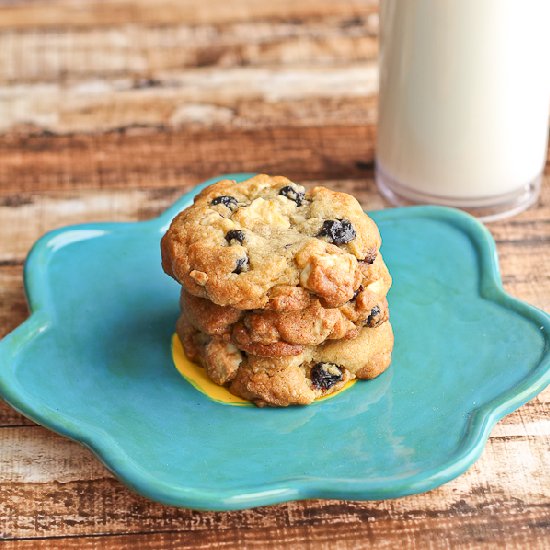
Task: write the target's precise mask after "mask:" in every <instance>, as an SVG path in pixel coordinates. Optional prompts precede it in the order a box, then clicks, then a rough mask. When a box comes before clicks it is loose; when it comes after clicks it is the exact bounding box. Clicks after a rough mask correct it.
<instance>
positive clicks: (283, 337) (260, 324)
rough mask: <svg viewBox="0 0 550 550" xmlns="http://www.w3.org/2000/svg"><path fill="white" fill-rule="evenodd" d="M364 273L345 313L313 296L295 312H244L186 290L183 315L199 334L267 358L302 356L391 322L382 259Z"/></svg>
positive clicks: (304, 299)
mask: <svg viewBox="0 0 550 550" xmlns="http://www.w3.org/2000/svg"><path fill="white" fill-rule="evenodd" d="M362 273H363V279H362V282H361V286H360V287H359V288H358V289H357V291H356V295H355V296H353V297H352V299H351V300H350V301H348V302H346V303H345V304H344V305H343V306H341V307H340V308H327V307H324V306H323V305H322V303H321V301H320V300H319V298H317V297H316V296H314V295H310V294H307V296H301V298H300V306H301V308H300V309H299V308H298V307H297V304H298V301H297V300H294V309H289V310H287V311H284V310H283V311H281V310H278V309H277V310H276V309H271V308H270V309H265V310H253V311H241V310H237V309H235V308H232V307H230V306H225V307H223V306H218V305H216V304H213V303H212V302H210V301H209V300H206V299H203V298H197V297H196V296H193V295H190V294H189V293H188V292H186V291H185V290H184V289H182V293H181V299H180V304H181V309H182V312H183V315H184V316H185V317H186V318H187V319H188V321H189V322H190V323H191V325H193V326H194V327H195V328H196V329H197V330H199V331H201V332H205V333H207V334H210V335H211V336H222V335H223V336H224V338H225V340H226V341H229V340H231V341H232V342H233V343H234V344H235V345H236V346H237V347H238V348H239V349H241V350H242V351H246V352H248V353H251V354H253V355H259V356H264V357H281V356H285V355H298V354H299V353H301V352H302V350H303V347H304V346H318V345H320V344H322V343H323V342H324V341H325V340H339V339H351V338H355V337H356V336H357V335H358V334H359V331H360V330H361V328H362V327H363V326H369V327H371V328H373V327H376V326H378V325H380V324H382V323H383V322H385V321H387V320H388V318H389V312H388V303H387V300H386V298H385V296H386V294H387V292H388V290H389V288H390V286H391V277H390V274H389V272H388V270H387V268H386V266H385V264H384V261H383V258H382V256H381V255H380V254H379V255H378V257H377V258H376V260H375V262H374V263H373V264H372V265H369V266H366V267H363V268H362ZM278 298H279V297H278ZM269 305H270V303H268V307H269Z"/></svg>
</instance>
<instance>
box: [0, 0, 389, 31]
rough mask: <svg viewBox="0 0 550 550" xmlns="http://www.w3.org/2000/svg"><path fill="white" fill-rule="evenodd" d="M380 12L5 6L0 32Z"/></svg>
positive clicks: (235, 6) (53, 1)
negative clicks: (2, 30)
mask: <svg viewBox="0 0 550 550" xmlns="http://www.w3.org/2000/svg"><path fill="white" fill-rule="evenodd" d="M377 8H378V2H377V0H341V1H338V2H334V1H333V0H302V1H301V2H294V1H292V0H278V1H277V2H264V1H263V0H232V1H231V2H226V1H224V0H209V1H208V2H196V1H194V0H178V1H174V0H157V1H156V2H154V3H152V2H148V1H147V0H132V1H130V0H110V1H109V2H96V1H94V0H81V1H80V2H73V1H71V0H48V1H45V0H39V1H33V2H25V1H21V0H19V1H15V2H12V1H10V2H7V3H6V2H3V3H2V4H0V29H2V28H5V29H29V28H31V29H37V28H52V29H63V28H66V27H69V28H74V27H86V28H89V27H94V28H97V27H104V26H111V25H121V26H124V25H127V24H129V23H147V24H148V25H166V24H168V25H169V24H173V23H174V22H179V23H189V24H203V25H204V24H220V23H229V22H235V21H251V20H254V21H262V20H271V21H281V20H283V21H288V20H296V19H299V20H304V19H318V18H321V17H327V16H338V15H342V14H344V15H346V16H349V17H354V16H358V15H361V14H365V13H366V14H368V13H371V12H372V11H376V10H377Z"/></svg>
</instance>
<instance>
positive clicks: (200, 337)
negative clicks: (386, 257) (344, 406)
mask: <svg viewBox="0 0 550 550" xmlns="http://www.w3.org/2000/svg"><path fill="white" fill-rule="evenodd" d="M178 335H179V336H180V338H181V339H182V342H183V345H184V349H185V353H186V354H187V355H188V356H189V358H190V359H192V360H194V361H196V362H198V363H200V364H201V365H202V366H204V368H205V369H206V373H207V375H208V376H209V377H210V378H211V379H212V380H214V381H215V382H216V383H218V384H223V385H227V386H228V387H229V390H230V391H231V392H232V393H234V394H235V395H238V396H240V397H243V398H245V399H249V400H250V401H253V402H254V403H256V404H257V405H259V406H264V405H269V406H277V407H285V406H288V405H306V404H308V403H311V402H312V401H313V400H315V399H317V398H319V397H322V396H325V395H329V394H330V393H332V392H334V391H337V390H338V389H340V388H341V387H342V386H343V385H344V384H345V383H346V382H347V381H348V380H352V379H353V378H374V377H376V376H378V375H379V374H381V373H382V372H383V371H384V370H385V369H386V368H387V367H388V366H389V364H390V362H391V351H392V348H393V332H392V329H391V325H390V323H389V322H386V323H383V324H382V325H380V326H378V327H376V328H368V327H367V328H364V329H362V330H361V331H360V332H359V335H358V336H357V338H355V339H353V340H338V341H333V342H327V343H325V344H323V345H321V346H309V347H304V349H303V351H302V352H301V353H300V354H298V355H294V356H284V357H277V358H268V357H258V356H254V355H250V354H245V353H242V352H240V351H239V350H238V349H237V348H236V347H235V346H233V344H231V343H230V342H227V341H224V340H223V339H222V338H220V337H219V336H213V337H211V336H208V335H205V334H204V333H200V332H198V331H196V330H195V329H194V328H193V327H191V325H189V323H187V321H186V320H185V318H184V317H181V318H180V321H178Z"/></svg>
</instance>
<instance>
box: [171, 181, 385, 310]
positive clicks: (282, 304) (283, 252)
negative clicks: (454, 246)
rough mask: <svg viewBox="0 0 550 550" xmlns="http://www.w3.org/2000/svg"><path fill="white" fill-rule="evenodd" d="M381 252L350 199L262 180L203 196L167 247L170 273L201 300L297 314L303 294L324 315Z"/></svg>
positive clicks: (180, 220)
mask: <svg viewBox="0 0 550 550" xmlns="http://www.w3.org/2000/svg"><path fill="white" fill-rule="evenodd" d="M379 247H380V235H379V233H378V229H377V227H376V224H375V223H374V222H373V221H372V220H371V219H370V218H369V217H368V216H367V215H366V214H365V213H364V212H363V210H362V208H361V206H360V205H359V203H358V202H357V201H356V199H355V198H353V197H352V196H350V195H347V194H345V193H338V192H335V191H331V190H329V189H326V188H324V187H315V188H313V189H311V190H309V191H306V190H305V189H304V188H303V187H302V186H300V185H298V184H296V183H293V182H291V181H290V180H288V179H287V178H284V177H281V176H276V177H270V176H267V175H265V174H260V175H258V176H255V177H253V178H251V179H250V180H247V181H245V182H242V183H235V182H234V181H229V180H224V181H220V182H218V183H216V184H214V185H211V186H209V187H207V188H205V189H204V190H203V191H202V192H201V193H199V194H198V195H197V196H196V197H195V201H194V204H193V205H192V206H191V207H189V208H187V209H185V210H184V211H183V212H181V213H180V214H178V216H176V217H175V218H174V220H173V221H172V224H171V226H170V229H169V230H168V231H167V233H166V234H165V235H164V237H163V239H162V246H161V249H162V265H163V268H164V270H165V271H166V273H168V274H169V275H171V276H172V277H174V278H175V279H176V280H177V281H179V282H180V283H181V284H182V285H183V286H184V287H185V289H186V290H187V291H188V292H189V293H190V294H193V295H195V296H198V297H202V298H207V299H209V300H210V301H212V302H214V303H215V304H218V305H221V306H232V307H234V308H236V309H263V308H265V307H266V306H267V305H268V304H269V303H270V302H271V304H272V306H273V307H274V308H279V309H282V310H286V309H287V306H290V307H292V306H293V305H294V307H298V305H299V303H300V300H301V299H303V298H304V296H305V295H304V294H303V292H293V291H290V290H289V289H292V288H299V289H301V290H302V291H303V290H306V291H308V293H311V294H314V295H315V296H317V297H318V298H319V299H321V300H322V301H323V305H324V306H325V307H340V306H341V305H343V304H344V303H346V302H347V301H349V300H350V299H351V298H352V297H353V295H354V293H355V292H356V290H357V289H358V287H359V285H360V284H361V280H362V278H363V273H362V268H364V264H365V263H369V262H373V261H374V259H375V258H376V254H377V253H378V249H379Z"/></svg>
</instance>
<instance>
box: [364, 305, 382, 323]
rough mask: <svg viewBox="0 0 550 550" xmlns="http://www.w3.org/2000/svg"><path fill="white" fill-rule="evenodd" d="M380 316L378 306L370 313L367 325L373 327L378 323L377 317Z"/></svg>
mask: <svg viewBox="0 0 550 550" xmlns="http://www.w3.org/2000/svg"><path fill="white" fill-rule="evenodd" d="M379 315H380V308H379V307H378V306H374V307H373V308H372V309H371V310H370V313H369V316H368V317H367V322H366V323H365V324H366V325H368V326H369V327H373V326H375V325H376V323H377V319H376V318H377V317H378V316H379Z"/></svg>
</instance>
